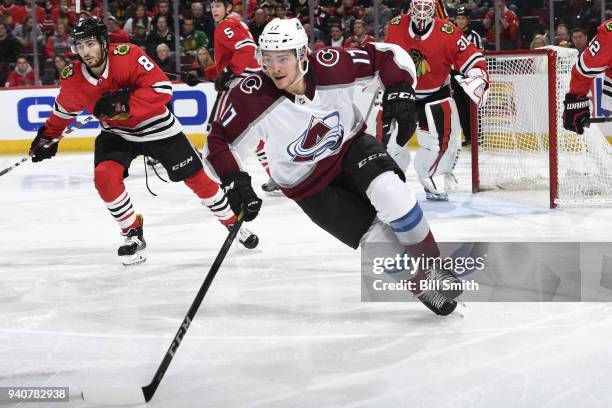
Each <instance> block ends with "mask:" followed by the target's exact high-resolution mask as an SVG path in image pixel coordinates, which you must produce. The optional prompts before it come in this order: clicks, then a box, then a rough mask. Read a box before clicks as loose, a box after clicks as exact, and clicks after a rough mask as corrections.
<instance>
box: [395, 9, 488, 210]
mask: <svg viewBox="0 0 612 408" xmlns="http://www.w3.org/2000/svg"><path fill="white" fill-rule="evenodd" d="M435 6H436V4H435V0H412V2H411V4H410V11H409V14H404V15H401V16H397V17H395V18H393V19H392V20H391V21H390V23H389V31H388V34H387V36H386V37H385V42H389V43H392V44H397V45H399V46H401V47H402V48H403V49H405V50H406V51H407V52H408V53H409V54H410V56H411V57H412V59H413V61H414V64H415V66H416V71H417V78H418V81H417V86H416V88H415V98H416V108H417V115H418V123H419V125H418V127H417V131H416V134H417V139H418V142H419V146H420V147H419V149H418V151H417V153H416V156H415V163H414V166H415V170H416V172H417V175H418V177H419V181H420V182H421V183H422V184H423V187H424V188H425V192H426V195H427V199H429V200H436V201H447V200H448V193H447V189H449V188H450V187H452V184H454V182H455V181H454V180H455V179H454V176H453V174H452V172H453V168H454V167H455V164H456V162H457V159H458V157H459V152H460V149H461V125H460V123H459V116H458V113H457V106H456V105H455V102H454V100H453V99H452V97H451V93H450V74H451V69H455V70H456V71H458V72H459V73H460V75H457V76H456V77H455V78H456V79H457V81H458V82H459V84H460V85H461V87H462V88H463V89H464V90H465V92H466V94H467V95H468V96H469V97H470V99H471V100H472V101H474V103H476V104H477V105H478V106H482V105H483V104H484V103H485V101H486V99H487V96H488V88H489V76H488V74H487V72H486V61H485V59H484V57H483V55H482V53H481V52H480V51H479V50H478V49H477V48H476V47H475V46H474V45H473V44H472V43H470V42H469V41H468V40H467V39H466V38H465V37H463V35H462V32H461V30H459V29H458V28H457V27H455V26H454V25H453V24H451V23H448V22H445V21H443V20H441V19H439V18H437V17H434V12H435ZM383 116H384V103H383ZM390 131H391V123H389V121H386V122H385V121H384V120H383V132H385V133H386V135H385V136H383V141H385V142H386V143H388V144H387V149H388V150H389V152H390V153H391V155H392V156H393V157H394V158H395V159H396V161H398V163H399V164H400V166H401V167H402V168H404V169H406V168H407V167H408V164H409V163H410V155H409V153H408V152H407V151H406V149H405V148H404V146H405V145H406V143H407V142H408V140H409V139H410V137H411V136H412V135H411V134H401V133H399V132H398V134H397V137H395V138H391V137H390V136H389V135H388V134H389V132H390ZM390 139H393V140H390Z"/></svg>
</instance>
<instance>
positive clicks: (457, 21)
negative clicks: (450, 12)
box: [455, 16, 468, 30]
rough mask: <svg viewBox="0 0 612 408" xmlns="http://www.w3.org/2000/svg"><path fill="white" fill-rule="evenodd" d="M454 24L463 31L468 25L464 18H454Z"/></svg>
mask: <svg viewBox="0 0 612 408" xmlns="http://www.w3.org/2000/svg"><path fill="white" fill-rule="evenodd" d="M455 24H457V27H459V28H460V29H462V30H463V29H464V28H465V27H467V25H468V19H467V17H466V16H457V17H455Z"/></svg>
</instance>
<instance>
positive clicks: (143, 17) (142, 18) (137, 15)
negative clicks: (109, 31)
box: [123, 3, 151, 36]
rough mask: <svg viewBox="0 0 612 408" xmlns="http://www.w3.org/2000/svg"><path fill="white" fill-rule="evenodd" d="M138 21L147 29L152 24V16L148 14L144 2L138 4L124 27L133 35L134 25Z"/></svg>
mask: <svg viewBox="0 0 612 408" xmlns="http://www.w3.org/2000/svg"><path fill="white" fill-rule="evenodd" d="M137 23H140V24H142V25H143V26H144V27H145V28H146V29H147V30H148V28H149V27H150V24H151V17H149V16H147V9H146V8H145V6H144V4H142V3H140V4H139V5H137V6H136V10H135V11H134V16H133V17H130V18H128V19H127V21H126V22H125V24H124V25H123V29H124V30H125V31H127V33H128V34H129V35H130V36H133V35H134V32H133V31H134V25H136V24H137Z"/></svg>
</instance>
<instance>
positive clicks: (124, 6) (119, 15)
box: [108, 0, 132, 24]
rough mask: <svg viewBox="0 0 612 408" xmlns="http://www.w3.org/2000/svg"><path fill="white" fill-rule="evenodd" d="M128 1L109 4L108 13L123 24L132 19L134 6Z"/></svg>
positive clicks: (120, 0) (110, 2) (114, 0)
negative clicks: (129, 18) (131, 11)
mask: <svg viewBox="0 0 612 408" xmlns="http://www.w3.org/2000/svg"><path fill="white" fill-rule="evenodd" d="M130 3H131V2H130V1H128V0H112V1H109V3H108V12H109V13H110V15H113V16H115V18H116V19H117V20H119V21H120V22H121V23H122V24H123V23H124V22H125V20H127V18H128V17H130V10H131V9H132V6H131V4H130Z"/></svg>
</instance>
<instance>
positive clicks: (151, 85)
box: [130, 46, 172, 117]
mask: <svg viewBox="0 0 612 408" xmlns="http://www.w3.org/2000/svg"><path fill="white" fill-rule="evenodd" d="M130 48H131V50H130V55H131V58H130V72H131V75H130V82H131V83H130V89H131V95H130V115H131V116H136V117H142V116H149V115H150V116H154V115H159V114H162V113H163V112H164V111H165V109H166V108H165V105H166V104H167V103H168V102H170V101H171V100H172V84H171V83H170V81H169V80H168V77H167V76H166V74H164V72H163V71H162V70H161V68H160V67H159V66H158V65H157V64H155V63H154V62H153V60H152V59H151V58H150V57H149V56H148V55H147V54H145V52H144V51H143V50H142V48H140V47H137V46H131V47H130Z"/></svg>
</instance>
